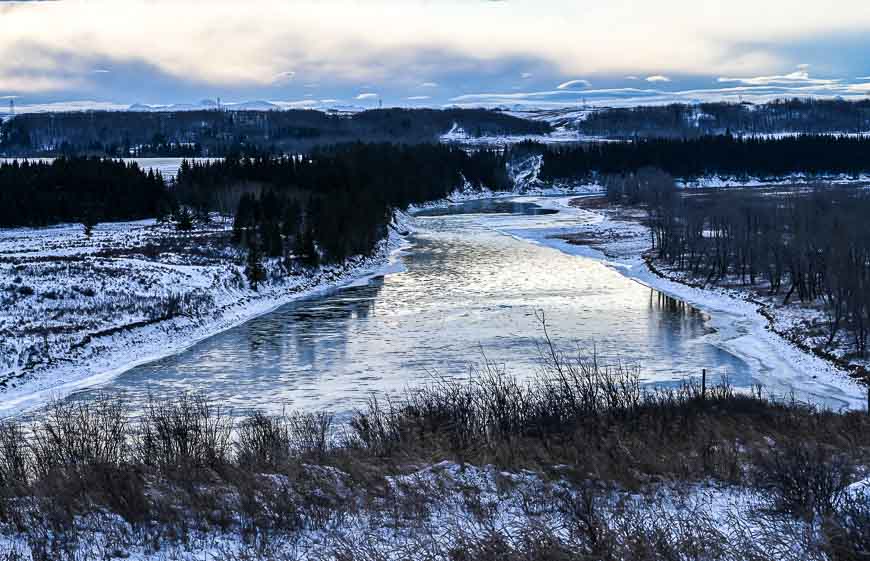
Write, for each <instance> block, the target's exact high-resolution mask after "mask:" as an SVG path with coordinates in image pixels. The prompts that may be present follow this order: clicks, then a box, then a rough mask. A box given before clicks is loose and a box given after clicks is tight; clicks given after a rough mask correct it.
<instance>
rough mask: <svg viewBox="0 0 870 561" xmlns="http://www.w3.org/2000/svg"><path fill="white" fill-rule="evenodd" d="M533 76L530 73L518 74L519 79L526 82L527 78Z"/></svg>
mask: <svg viewBox="0 0 870 561" xmlns="http://www.w3.org/2000/svg"><path fill="white" fill-rule="evenodd" d="M533 76H534V74H532V73H531V72H523V73H522V74H520V78H522V79H523V80H528V79H529V78H532V77H533Z"/></svg>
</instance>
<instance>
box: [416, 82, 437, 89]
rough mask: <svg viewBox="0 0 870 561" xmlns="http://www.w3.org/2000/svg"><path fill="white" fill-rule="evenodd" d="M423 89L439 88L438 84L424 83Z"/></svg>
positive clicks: (421, 85)
mask: <svg viewBox="0 0 870 561" xmlns="http://www.w3.org/2000/svg"><path fill="white" fill-rule="evenodd" d="M420 87H421V88H437V87H438V82H423V83H422V84H420Z"/></svg>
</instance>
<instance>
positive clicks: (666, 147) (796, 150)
mask: <svg viewBox="0 0 870 561" xmlns="http://www.w3.org/2000/svg"><path fill="white" fill-rule="evenodd" d="M539 150H540V151H541V152H543V154H544V163H543V166H542V169H541V174H540V177H541V179H543V180H545V181H546V180H550V181H554V180H559V181H563V180H588V179H591V178H594V177H595V176H597V175H599V174H613V173H624V172H631V171H636V170H639V169H641V168H644V167H655V168H659V169H661V170H663V171H665V172H667V173H670V174H671V175H673V176H675V177H680V178H683V179H691V178H697V177H702V176H711V175H721V176H728V177H747V176H752V177H762V178H764V177H782V176H785V175H788V174H793V173H803V174H809V175H825V174H848V175H851V176H858V175H859V174H861V173H866V172H868V171H870V136H866V137H864V136H862V137H843V136H839V137H838V136H831V135H801V136H796V137H788V138H778V139H765V138H740V137H735V136H731V135H720V136H703V137H700V138H692V139H667V138H655V139H638V140H634V141H631V142H612V143H595V144H587V145H581V146H575V147H555V148H544V147H539Z"/></svg>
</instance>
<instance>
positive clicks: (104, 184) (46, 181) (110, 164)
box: [0, 158, 171, 227]
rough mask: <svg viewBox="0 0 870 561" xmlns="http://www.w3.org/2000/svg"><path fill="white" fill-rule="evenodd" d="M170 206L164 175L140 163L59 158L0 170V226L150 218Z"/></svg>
mask: <svg viewBox="0 0 870 561" xmlns="http://www.w3.org/2000/svg"><path fill="white" fill-rule="evenodd" d="M170 204H171V203H170V194H169V192H168V190H167V188H166V184H165V183H164V181H163V178H162V177H161V176H160V174H159V173H154V172H153V171H149V172H147V173H146V172H144V171H143V170H142V169H140V168H139V167H138V166H137V165H136V164H135V163H124V162H122V161H119V160H104V159H99V158H58V159H56V160H54V161H53V162H51V163H46V162H41V161H23V162H19V161H13V162H9V163H3V164H0V226H6V227H8V226H44V225H48V224H55V223H59V222H83V223H85V224H94V223H96V222H103V221H113V220H114V221H118V220H135V219H142V218H151V217H154V216H157V215H159V214H161V213H164V212H166V211H167V209H168V207H169V206H170Z"/></svg>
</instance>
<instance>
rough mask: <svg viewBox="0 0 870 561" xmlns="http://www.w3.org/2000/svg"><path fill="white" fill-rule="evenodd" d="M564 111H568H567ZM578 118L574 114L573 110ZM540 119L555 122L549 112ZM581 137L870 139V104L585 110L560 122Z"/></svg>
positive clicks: (806, 101)
mask: <svg viewBox="0 0 870 561" xmlns="http://www.w3.org/2000/svg"><path fill="white" fill-rule="evenodd" d="M567 111H568V110H566V112H567ZM572 111H574V112H575V113H576V109H575V110H572ZM542 118H547V119H548V120H549V121H551V122H552V121H554V120H558V119H559V116H558V114H557V115H553V112H549V113H547V114H545V115H544V116H543V117H542ZM560 124H566V125H568V126H569V127H571V128H576V129H577V130H578V131H579V132H580V133H581V134H586V135H590V136H598V137H608V138H633V137H680V138H687V137H688V138H691V137H698V136H705V135H717V134H725V133H729V132H730V133H731V134H734V135H741V136H761V135H788V134H791V135H795V134H828V133H831V134H864V133H867V134H870V99H866V100H861V101H845V100H837V99H828V100H824V99H787V100H777V101H773V102H770V103H765V104H758V105H756V104H752V103H724V102H720V103H701V104H697V105H686V104H671V105H663V106H643V107H629V108H608V109H600V110H591V111H586V112H584V113H583V114H582V116H581V118H576V119H573V120H572V119H567V118H566V119H564V120H563V122H562V123H560Z"/></svg>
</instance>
